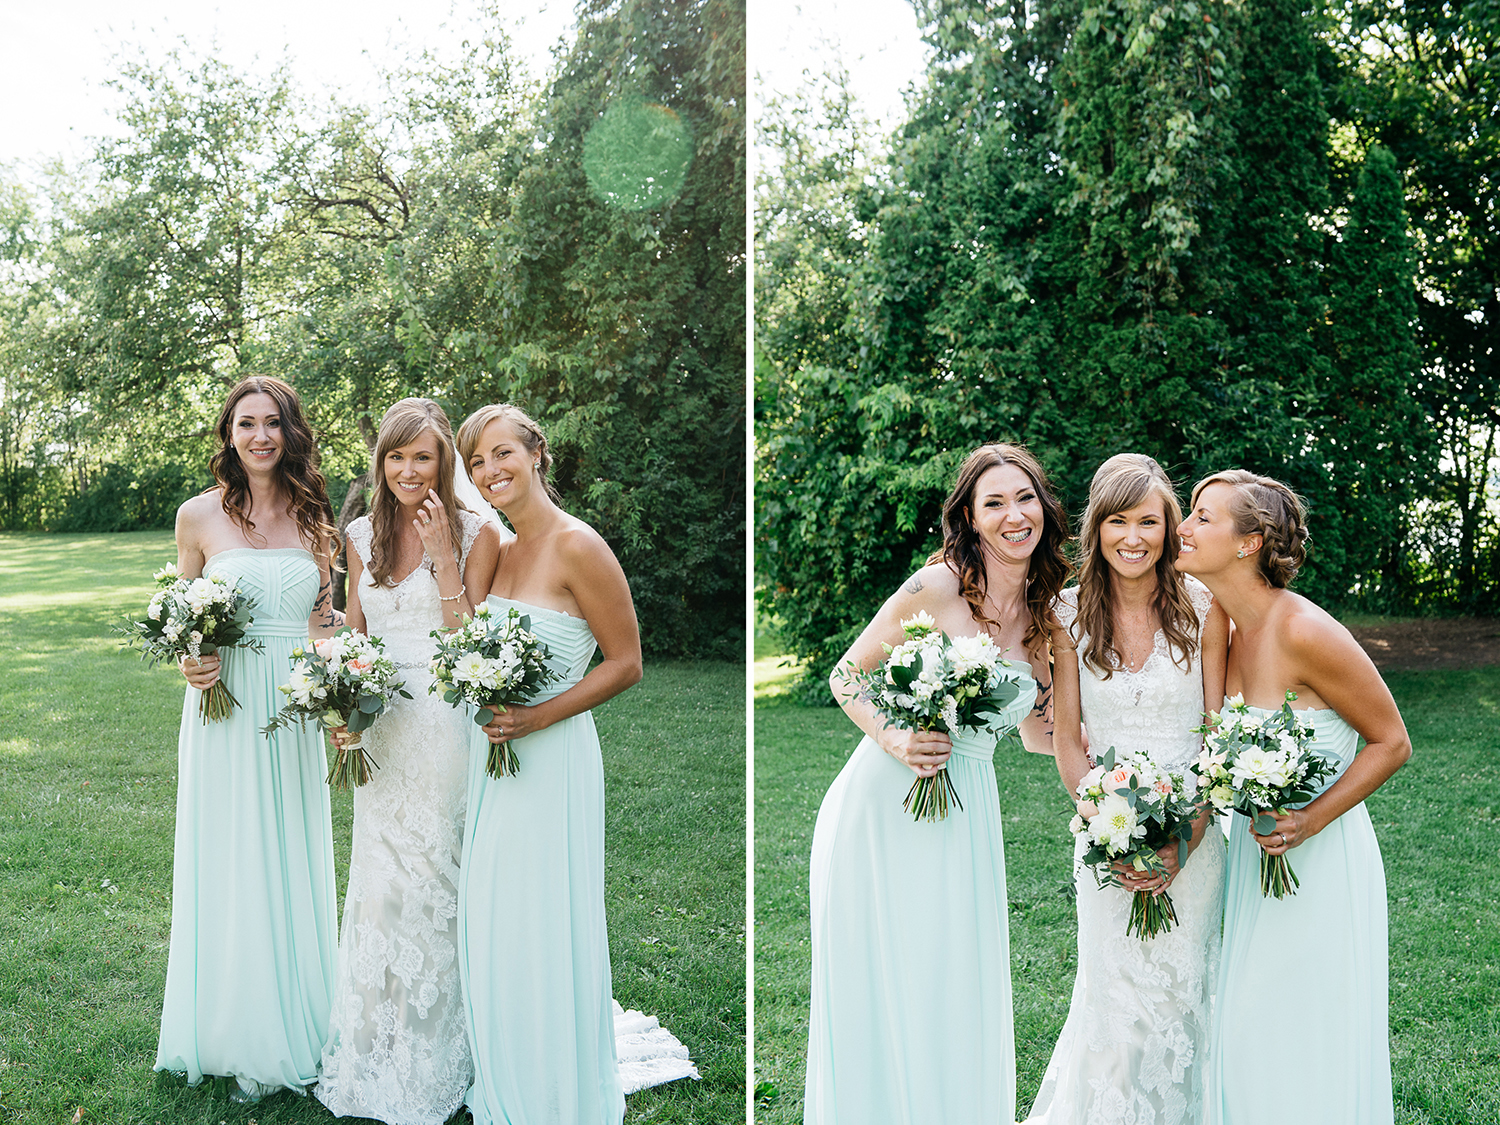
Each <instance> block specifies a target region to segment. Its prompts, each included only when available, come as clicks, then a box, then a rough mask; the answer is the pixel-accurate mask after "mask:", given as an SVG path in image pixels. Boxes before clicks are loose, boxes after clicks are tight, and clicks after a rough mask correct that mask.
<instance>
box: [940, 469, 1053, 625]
mask: <svg viewBox="0 0 1500 1125" xmlns="http://www.w3.org/2000/svg"><path fill="white" fill-rule="evenodd" d="M996 465H1014V466H1016V467H1017V468H1018V469H1020V470H1021V471H1022V472H1023V473H1025V474H1026V475H1027V476H1028V477H1030V478H1031V486H1032V487H1033V488H1035V489H1036V494H1037V498H1038V499H1039V500H1041V502H1042V535H1041V539H1040V540H1039V541H1038V542H1037V545H1036V549H1035V550H1033V551H1032V553H1031V560H1030V566H1029V569H1028V570H1027V575H1026V610H1027V613H1028V614H1029V615H1030V618H1031V620H1030V621H1029V622H1028V623H1027V625H1026V633H1025V635H1024V636H1023V637H1022V638H1021V643H1022V644H1023V645H1025V647H1026V649H1027V650H1028V651H1029V652H1031V653H1033V654H1036V653H1039V652H1040V651H1041V648H1042V645H1043V644H1044V643H1045V642H1046V640H1047V638H1048V636H1049V634H1050V632H1051V628H1052V622H1053V617H1052V601H1053V599H1054V598H1056V597H1057V595H1058V592H1059V591H1060V590H1061V589H1062V587H1063V583H1064V582H1066V581H1067V579H1068V575H1069V574H1070V573H1071V572H1072V569H1073V568H1072V567H1071V566H1070V565H1069V564H1068V557H1067V555H1066V554H1064V552H1063V547H1064V545H1065V544H1066V543H1067V542H1068V537H1069V536H1068V517H1067V513H1065V512H1064V511H1063V506H1062V504H1061V503H1059V502H1058V499H1057V497H1056V496H1055V495H1054V494H1053V492H1052V482H1051V481H1049V480H1048V479H1047V474H1046V472H1045V471H1044V470H1043V469H1042V466H1041V464H1040V463H1039V462H1038V461H1037V459H1036V458H1035V457H1033V456H1032V455H1031V454H1030V453H1028V452H1027V451H1026V450H1025V449H1024V448H1022V447H1021V446H1019V445H1008V444H1005V443H1003V442H1002V443H997V444H994V445H981V446H980V447H979V448H978V449H976V450H974V451H973V452H972V453H970V454H969V455H968V456H967V457H965V458H964V462H963V464H962V465H960V466H959V467H958V477H957V479H955V480H954V482H953V491H952V492H950V493H949V494H948V499H947V500H945V501H943V546H942V549H941V550H938V551H934V552H933V553H932V554H931V555H930V556H929V557H928V559H927V562H928V565H929V566H930V565H931V564H933V563H936V562H944V563H946V564H947V565H948V568H949V569H950V570H952V571H953V573H954V574H956V575H958V589H959V593H961V594H962V595H963V598H964V601H966V602H968V603H969V612H970V613H972V614H973V615H974V620H976V621H979V622H983V623H985V624H989V625H993V626H995V628H997V629H998V628H999V627H1000V622H998V621H996V620H995V619H994V618H993V617H991V616H990V615H989V614H987V613H986V612H985V611H984V598H985V577H984V549H983V546H982V545H981V543H980V541H979V533H978V532H977V531H975V530H974V521H973V519H972V517H971V514H970V510H971V508H972V507H973V503H974V486H975V485H976V484H978V483H979V478H980V477H982V476H983V475H984V474H985V473H986V472H987V471H989V470H990V469H993V468H994V467H995V466H996Z"/></svg>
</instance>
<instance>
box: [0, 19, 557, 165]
mask: <svg viewBox="0 0 1500 1125" xmlns="http://www.w3.org/2000/svg"><path fill="white" fill-rule="evenodd" d="M448 4H449V0H429V3H427V4H412V3H410V0H254V2H253V3H250V2H247V0H223V2H216V0H0V105H3V106H6V107H7V109H6V111H5V112H4V113H3V114H0V166H3V165H9V166H10V168H11V169H12V172H13V174H16V175H19V176H20V177H21V178H23V179H26V180H35V179H36V178H37V177H38V175H39V172H40V169H41V167H42V166H43V164H44V163H45V162H46V161H48V160H51V159H55V158H57V157H62V158H64V159H65V160H66V161H67V162H68V163H70V164H73V163H77V162H78V161H80V160H82V159H83V158H85V157H86V156H87V155H88V154H89V153H90V152H91V151H92V149H93V145H92V144H91V142H90V140H89V138H90V137H94V136H101V135H111V134H112V133H113V131H114V113H115V110H116V109H117V107H118V105H119V101H118V95H116V94H115V92H114V91H111V90H109V89H107V88H106V87H105V86H104V85H103V81H104V80H105V79H106V78H108V77H109V76H110V75H111V74H112V73H114V69H115V68H114V67H113V66H112V64H111V61H112V60H113V59H116V58H117V57H120V56H122V55H123V56H124V57H127V58H134V57H138V53H139V48H141V47H144V48H146V51H147V54H148V56H149V57H150V58H151V59H152V60H160V59H161V58H163V57H164V56H165V55H166V53H167V51H168V50H169V49H171V47H173V46H174V45H176V44H177V42H178V40H179V38H180V37H186V39H187V41H188V44H189V47H190V48H191V50H192V52H193V57H197V56H199V55H202V54H206V53H208V51H209V50H210V48H213V49H215V50H216V53H217V54H218V55H219V56H220V57H222V58H224V59H225V60H226V61H227V62H229V63H230V64H231V65H233V66H235V67H236V68H237V69H251V70H253V71H255V72H258V73H262V74H265V73H269V72H270V71H271V70H272V69H273V68H274V67H275V65H276V64H277V63H278V62H280V61H281V60H282V59H283V58H289V59H290V62H291V67H292V73H293V75H294V76H295V79H296V81H297V83H298V85H299V86H300V87H301V89H302V90H303V92H304V93H305V94H307V95H308V96H310V97H312V98H314V99H315V100H321V99H318V98H317V95H318V93H319V92H320V91H324V90H328V91H338V92H340V93H341V94H342V95H343V96H344V98H345V99H346V100H360V101H375V100H376V99H377V98H378V95H379V91H380V85H379V81H378V76H379V73H380V71H381V69H382V68H383V67H384V66H389V64H392V63H395V62H399V61H400V60H402V59H405V58H408V57H411V56H414V55H415V54H417V53H418V51H419V49H420V48H422V47H431V48H434V49H437V50H440V51H441V50H444V49H445V48H446V49H447V50H449V51H451V52H452V53H454V54H456V53H457V49H458V45H459V44H460V43H461V41H462V39H463V36H464V33H465V32H466V31H468V32H473V31H474V30H475V28H476V26H477V25H476V12H477V9H478V6H479V5H478V4H477V3H476V2H475V0H452V7H451V8H450V7H449V6H448ZM502 6H503V7H511V8H515V7H521V6H520V5H516V4H515V2H514V0H510V3H509V4H505V5H502ZM524 9H525V11H524V15H517V16H514V17H506V18H504V20H503V22H504V23H505V25H506V30H507V31H509V32H510V34H511V38H512V41H513V43H514V44H515V46H516V48H517V49H518V51H519V52H520V53H521V54H522V56H523V57H524V58H525V59H526V64H527V68H528V69H529V70H530V71H531V73H532V74H533V75H535V76H538V77H539V76H541V75H542V74H544V73H545V72H546V70H547V68H548V65H549V64H550V61H551V54H550V48H551V47H552V45H553V44H555V43H556V42H557V40H558V39H559V37H561V36H563V35H565V34H567V33H568V32H569V31H570V29H571V27H572V25H573V5H572V0H527V3H526V4H525V5H524Z"/></svg>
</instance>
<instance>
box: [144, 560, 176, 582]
mask: <svg viewBox="0 0 1500 1125" xmlns="http://www.w3.org/2000/svg"><path fill="white" fill-rule="evenodd" d="M181 574H182V572H181V571H180V570H178V569H177V564H176V563H168V564H167V565H166V566H164V567H162V568H161V569H160V570H158V571H157V572H156V573H155V574H153V575H152V576H151V577H152V578H153V579H155V580H156V581H157V582H170V581H171V580H173V579H175V578H178V577H180V576H181Z"/></svg>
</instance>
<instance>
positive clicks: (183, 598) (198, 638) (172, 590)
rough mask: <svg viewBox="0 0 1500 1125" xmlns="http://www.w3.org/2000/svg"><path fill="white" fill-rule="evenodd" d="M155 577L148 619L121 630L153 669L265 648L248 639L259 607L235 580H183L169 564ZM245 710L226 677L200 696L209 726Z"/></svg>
mask: <svg viewBox="0 0 1500 1125" xmlns="http://www.w3.org/2000/svg"><path fill="white" fill-rule="evenodd" d="M152 577H153V578H155V579H156V585H157V587H158V589H157V591H156V593H155V594H153V595H152V597H151V602H150V604H149V605H147V606H146V619H145V620H144V621H135V620H127V621H126V622H125V623H124V624H123V625H121V626H119V627H118V628H117V629H116V632H118V633H120V634H121V635H122V636H124V637H125V642H124V643H125V644H126V645H127V646H129V645H135V644H139V645H140V646H141V659H142V660H148V661H150V662H151V663H152V664H158V663H160V662H161V661H163V660H181V659H182V658H183V657H184V656H191V657H192V658H193V659H194V660H197V659H199V658H200V657H203V656H213V655H215V654H216V653H217V652H218V651H219V650H220V649H221V648H232V647H234V646H235V645H242V646H244V647H245V648H251V649H260V648H262V647H263V646H262V645H261V643H260V642H259V641H257V640H249V641H247V640H245V632H246V630H248V629H249V628H250V625H251V623H252V622H254V620H255V618H254V617H252V616H250V611H251V610H252V609H254V608H255V602H254V601H253V600H252V599H251V598H250V597H249V596H248V595H246V594H245V593H243V592H242V591H241V590H240V588H239V586H238V585H237V584H236V583H235V581H234V580H233V579H225V578H221V577H219V576H217V575H215V576H214V577H212V578H192V579H188V578H183V577H181V576H180V575H179V572H178V570H177V564H176V563H168V564H167V565H166V566H164V567H162V568H161V569H160V570H158V571H157V572H156V573H155V574H154V575H152ZM239 705H240V703H239V700H237V699H235V697H234V696H233V695H231V694H230V691H229V688H228V687H227V686H225V684H224V679H223V677H222V676H221V677H220V678H219V679H218V680H217V681H216V682H215V683H214V684H213V686H212V687H209V688H205V689H204V690H203V692H202V693H201V694H200V695H199V697H198V714H199V715H201V716H202V718H203V721H204V723H216V722H218V721H219V720H221V719H227V718H228V717H229V714H230V712H231V711H233V710H234V709H235V708H236V707H238V706H239Z"/></svg>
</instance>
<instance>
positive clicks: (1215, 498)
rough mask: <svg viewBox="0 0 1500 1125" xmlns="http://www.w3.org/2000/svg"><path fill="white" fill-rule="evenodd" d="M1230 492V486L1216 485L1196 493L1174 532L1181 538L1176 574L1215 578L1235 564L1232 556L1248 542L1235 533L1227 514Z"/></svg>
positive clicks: (1232, 523) (1229, 516)
mask: <svg viewBox="0 0 1500 1125" xmlns="http://www.w3.org/2000/svg"><path fill="white" fill-rule="evenodd" d="M1232 491H1233V486H1232V485H1228V484H1222V483H1217V484H1211V485H1209V486H1208V487H1207V488H1205V489H1204V490H1203V491H1202V492H1200V493H1198V502H1197V503H1196V504H1195V505H1194V506H1193V510H1192V511H1191V512H1189V513H1188V515H1187V519H1185V520H1183V521H1182V523H1181V525H1180V526H1179V527H1178V528H1177V534H1178V535H1180V536H1181V537H1182V551H1181V552H1180V553H1179V554H1178V556H1177V569H1178V570H1180V571H1182V572H1183V573H1185V574H1196V575H1203V574H1216V573H1218V572H1219V571H1221V570H1223V569H1224V568H1225V567H1227V566H1229V565H1230V564H1231V563H1233V562H1235V561H1237V558H1236V555H1235V552H1236V551H1239V550H1242V549H1244V548H1245V547H1246V546H1247V541H1246V538H1245V536H1243V535H1241V534H1240V533H1239V532H1237V531H1236V530H1235V529H1234V518H1233V517H1232V516H1231V515H1230V513H1229V500H1230V496H1231V493H1232ZM1247 554H1248V552H1247Z"/></svg>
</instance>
